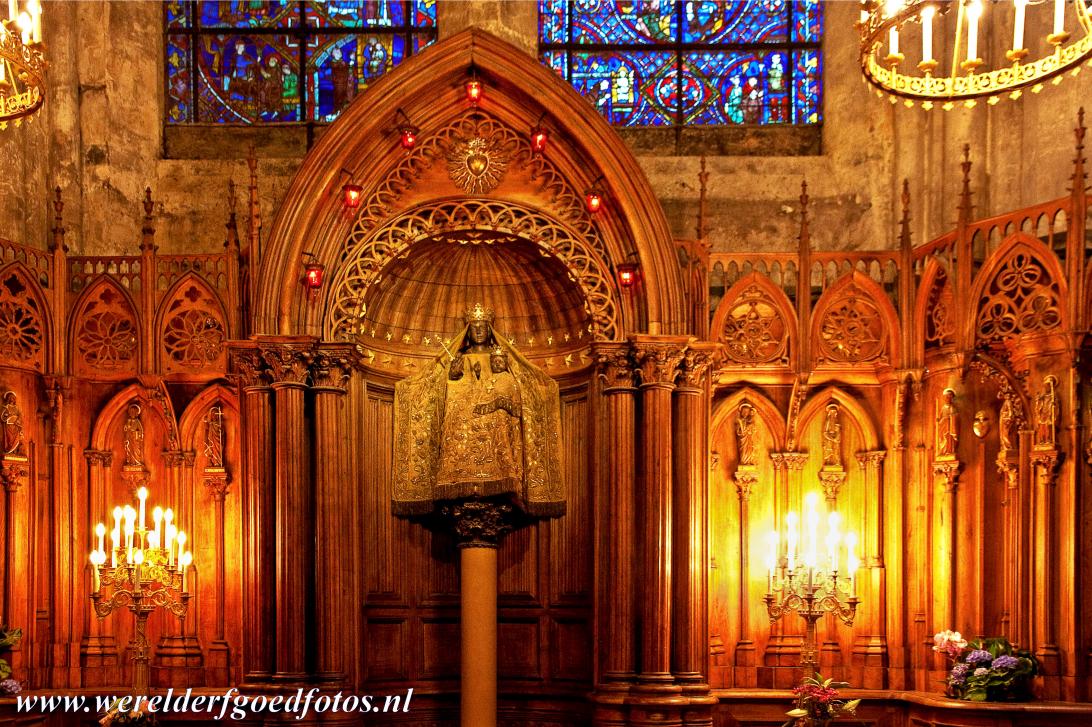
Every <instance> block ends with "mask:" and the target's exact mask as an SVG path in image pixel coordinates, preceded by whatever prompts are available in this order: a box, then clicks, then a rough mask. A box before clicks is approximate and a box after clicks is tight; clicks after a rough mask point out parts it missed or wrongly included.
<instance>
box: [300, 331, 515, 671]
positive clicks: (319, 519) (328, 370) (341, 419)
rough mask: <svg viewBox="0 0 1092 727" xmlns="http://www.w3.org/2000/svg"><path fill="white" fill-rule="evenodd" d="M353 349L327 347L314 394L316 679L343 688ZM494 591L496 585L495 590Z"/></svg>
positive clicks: (315, 368)
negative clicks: (348, 398) (348, 391)
mask: <svg viewBox="0 0 1092 727" xmlns="http://www.w3.org/2000/svg"><path fill="white" fill-rule="evenodd" d="M352 356H353V348H352V346H350V345H348V344H328V345H324V346H323V347H322V348H321V349H320V350H318V351H316V352H315V358H314V361H312V363H311V379H312V383H313V386H312V391H314V394H315V549H316V550H315V584H314V586H315V597H316V601H317V608H316V611H317V613H316V614H315V620H316V622H317V626H318V678H319V680H320V681H323V682H330V683H334V684H340V683H342V682H344V680H345V675H346V672H347V669H348V665H347V664H346V663H345V648H344V643H345V640H346V636H347V629H348V619H346V617H345V616H346V613H348V612H349V611H348V610H347V606H348V605H349V604H350V603H351V600H352V594H351V593H350V588H351V586H352V571H351V569H350V567H349V566H350V563H351V561H350V558H351V553H349V552H348V548H346V543H347V542H348V538H349V533H350V532H351V531H352V518H351V514H352V487H353V483H354V479H353V477H352V470H351V465H350V462H349V457H350V453H351V449H350V447H351V443H350V442H349V432H350V422H349V420H348V416H347V415H348V403H347V402H346V397H345V392H346V385H347V384H348V380H349V375H350V373H351V372H352V366H351V361H352ZM494 588H495V585H494Z"/></svg>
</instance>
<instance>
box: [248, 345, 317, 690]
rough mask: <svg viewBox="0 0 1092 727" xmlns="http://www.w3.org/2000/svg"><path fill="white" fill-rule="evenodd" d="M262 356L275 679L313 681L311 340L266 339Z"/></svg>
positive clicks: (266, 535) (265, 535)
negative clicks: (267, 406) (270, 410)
mask: <svg viewBox="0 0 1092 727" xmlns="http://www.w3.org/2000/svg"><path fill="white" fill-rule="evenodd" d="M260 345H261V350H262V358H263V359H264V360H265V362H266V364H267V365H268V366H269V374H270V378H271V381H272V388H273V406H274V412H275V415H274V422H275V425H274V431H275V432H276V438H277V439H276V453H275V460H276V480H275V481H276V503H277V507H276V521H275V522H276V527H275V529H274V531H273V533H270V532H269V531H268V530H266V531H265V532H264V533H262V534H260V535H259V537H275V538H276V542H277V546H276V553H277V579H276V583H277V588H276V592H277V616H276V624H277V629H276V633H277V646H276V672H275V673H274V675H273V678H274V680H275V681H279V682H288V683H295V682H300V681H303V680H305V679H306V678H307V644H308V630H309V629H308V624H309V623H311V622H312V621H311V616H312V614H311V609H310V608H309V605H310V604H311V603H312V596H313V593H312V590H311V588H312V585H313V581H312V579H311V576H312V568H313V566H314V534H313V530H312V527H311V526H312V492H311V482H310V480H311V478H310V477H309V476H308V463H309V459H310V452H309V450H308V446H307V422H306V421H305V419H304V396H305V394H306V391H307V373H308V367H309V366H310V364H311V358H312V354H311V347H312V342H311V341H310V339H300V338H293V339H288V338H283V339H280V338H279V339H263V340H262V341H261V343H260Z"/></svg>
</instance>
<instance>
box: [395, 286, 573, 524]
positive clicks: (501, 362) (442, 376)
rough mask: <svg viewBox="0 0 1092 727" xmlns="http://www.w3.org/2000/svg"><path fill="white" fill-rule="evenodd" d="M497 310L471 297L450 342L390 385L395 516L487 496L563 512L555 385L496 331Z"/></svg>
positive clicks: (541, 513) (542, 511)
mask: <svg viewBox="0 0 1092 727" xmlns="http://www.w3.org/2000/svg"><path fill="white" fill-rule="evenodd" d="M494 318H495V316H494V313H493V310H492V309H490V308H488V307H486V306H484V305H482V304H480V303H478V304H475V305H474V306H473V307H471V308H470V310H468V311H467V312H466V316H465V323H466V326H465V327H464V328H463V330H462V331H461V332H460V333H459V334H458V335H457V336H456V337H455V338H454V340H453V341H452V343H451V346H450V347H446V346H445V350H444V353H443V354H441V355H440V356H439V357H437V358H436V359H435V360H434V361H433V362H432V363H431V364H429V365H427V366H426V367H425V368H424V370H423V371H421V372H420V373H418V374H416V375H414V376H411V377H409V378H407V379H404V380H403V381H400V382H399V383H398V384H397V385H396V386H395V390H394V405H395V411H394V474H393V478H394V488H393V489H394V495H393V505H392V507H393V510H394V512H395V513H396V514H399V515H424V514H428V513H430V512H432V511H433V510H435V509H437V503H440V502H445V501H448V502H450V501H452V500H466V499H476V498H487V497H503V498H506V499H510V500H511V502H512V503H513V504H514V505H515V506H516V507H518V508H519V509H520V510H522V511H523V512H524V513H526V514H527V515H530V516H533V517H553V516H557V515H561V514H563V513H564V510H565V501H564V495H563V488H562V483H561V447H560V439H561V436H560V431H561V400H560V397H559V395H558V389H557V383H556V382H555V381H554V380H553V379H552V378H550V377H549V376H547V375H546V374H545V373H543V372H542V371H541V370H539V369H538V368H537V367H535V366H534V365H533V364H532V363H531V362H529V361H527V359H525V358H524V357H523V356H522V355H521V354H520V353H519V352H518V351H517V350H516V349H515V348H514V347H513V346H512V344H511V343H510V342H509V341H508V340H507V339H506V338H505V337H503V336H499V335H497V334H496V332H495V331H494V328H493V322H494Z"/></svg>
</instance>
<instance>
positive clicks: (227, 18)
mask: <svg viewBox="0 0 1092 727" xmlns="http://www.w3.org/2000/svg"><path fill="white" fill-rule="evenodd" d="M197 17H198V20H199V22H200V23H201V25H202V26H204V27H206V28H235V29H239V30H243V29H246V28H287V27H297V26H299V24H300V11H299V3H298V2H295V0H201V2H199V3H198V9H197Z"/></svg>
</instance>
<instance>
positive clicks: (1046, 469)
mask: <svg viewBox="0 0 1092 727" xmlns="http://www.w3.org/2000/svg"><path fill="white" fill-rule="evenodd" d="M1059 459H1060V456H1059V452H1058V450H1057V449H1056V448H1055V447H1053V446H1051V447H1040V446H1039V445H1036V446H1035V447H1034V448H1033V449H1032V451H1031V463H1032V466H1033V468H1034V480H1033V483H1034V488H1035V490H1034V497H1035V504H1034V508H1033V512H1034V513H1035V518H1034V521H1033V528H1034V530H1033V532H1034V534H1035V536H1034V542H1035V556H1034V558H1035V561H1034V563H1035V571H1034V572H1035V580H1034V592H1035V608H1034V614H1035V623H1034V634H1035V655H1036V656H1037V657H1039V662H1040V664H1041V665H1042V673H1043V697H1044V698H1045V699H1060V698H1061V680H1060V679H1059V677H1060V675H1061V653H1060V650H1059V649H1058V634H1057V623H1058V611H1057V603H1058V588H1059V584H1058V581H1057V574H1058V573H1059V572H1060V567H1059V564H1058V562H1057V559H1058V533H1057V526H1056V523H1057V515H1056V512H1055V509H1056V508H1055V492H1054V490H1055V487H1056V483H1057V467H1058V464H1059Z"/></svg>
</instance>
